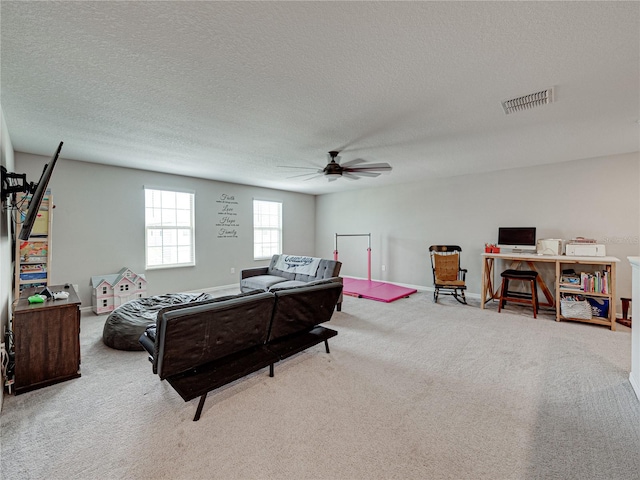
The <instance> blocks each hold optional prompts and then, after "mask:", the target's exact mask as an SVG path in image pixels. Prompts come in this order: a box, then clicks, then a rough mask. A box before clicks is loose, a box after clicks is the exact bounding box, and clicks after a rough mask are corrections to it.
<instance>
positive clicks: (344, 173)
mask: <svg viewBox="0 0 640 480" xmlns="http://www.w3.org/2000/svg"><path fill="white" fill-rule="evenodd" d="M342 176H343V177H344V178H348V179H349V180H360V177H359V176H358V175H354V174H353V173H349V172H342Z"/></svg>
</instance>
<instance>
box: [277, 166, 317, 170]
mask: <svg viewBox="0 0 640 480" xmlns="http://www.w3.org/2000/svg"><path fill="white" fill-rule="evenodd" d="M278 168H302V169H304V170H318V168H319V167H294V166H293V165H278Z"/></svg>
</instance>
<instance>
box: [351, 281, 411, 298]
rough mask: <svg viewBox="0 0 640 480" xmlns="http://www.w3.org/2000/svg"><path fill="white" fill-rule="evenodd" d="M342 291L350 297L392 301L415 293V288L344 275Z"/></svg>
mask: <svg viewBox="0 0 640 480" xmlns="http://www.w3.org/2000/svg"><path fill="white" fill-rule="evenodd" d="M342 282H343V288H342V293H344V294H345V295H350V296H352V297H362V298H368V299H371V300H378V301H380V302H386V303H389V302H393V301H394V300H398V299H399V298H405V297H408V296H409V295H411V294H412V293H416V292H417V290H416V289H415V288H406V287H401V286H399V285H393V284H392V283H385V282H376V281H375V280H360V279H357V278H349V277H344V278H343V279H342Z"/></svg>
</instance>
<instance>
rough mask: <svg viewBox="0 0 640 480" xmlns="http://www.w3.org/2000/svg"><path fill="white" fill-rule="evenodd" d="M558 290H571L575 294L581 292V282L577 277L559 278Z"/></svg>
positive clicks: (564, 276)
mask: <svg viewBox="0 0 640 480" xmlns="http://www.w3.org/2000/svg"><path fill="white" fill-rule="evenodd" d="M560 288H562V289H563V290H571V291H575V292H582V291H584V290H583V287H582V282H581V279H580V276H579V275H576V274H568V275H562V276H561V277H560Z"/></svg>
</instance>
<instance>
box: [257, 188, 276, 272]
mask: <svg viewBox="0 0 640 480" xmlns="http://www.w3.org/2000/svg"><path fill="white" fill-rule="evenodd" d="M257 203H258V204H273V205H277V209H278V211H277V218H278V226H277V227H275V226H263V225H257V215H256V204H257ZM252 209H253V211H252V217H253V259H254V260H269V259H271V257H272V256H273V255H280V254H282V249H283V246H282V230H283V227H282V225H283V214H282V211H283V202H282V201H280V200H271V199H265V198H256V197H254V198H253V202H252ZM265 230H271V231H273V230H277V247H276V248H275V249H273V248H271V249H270V250H269V253H267V254H263V255H256V252H257V249H258V245H260V246H261V250H262V252H263V253H264V250H265V249H264V245H265V244H267V243H273V242H262V241H261V242H259V243H258V241H257V237H258V236H257V232H258V231H265Z"/></svg>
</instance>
